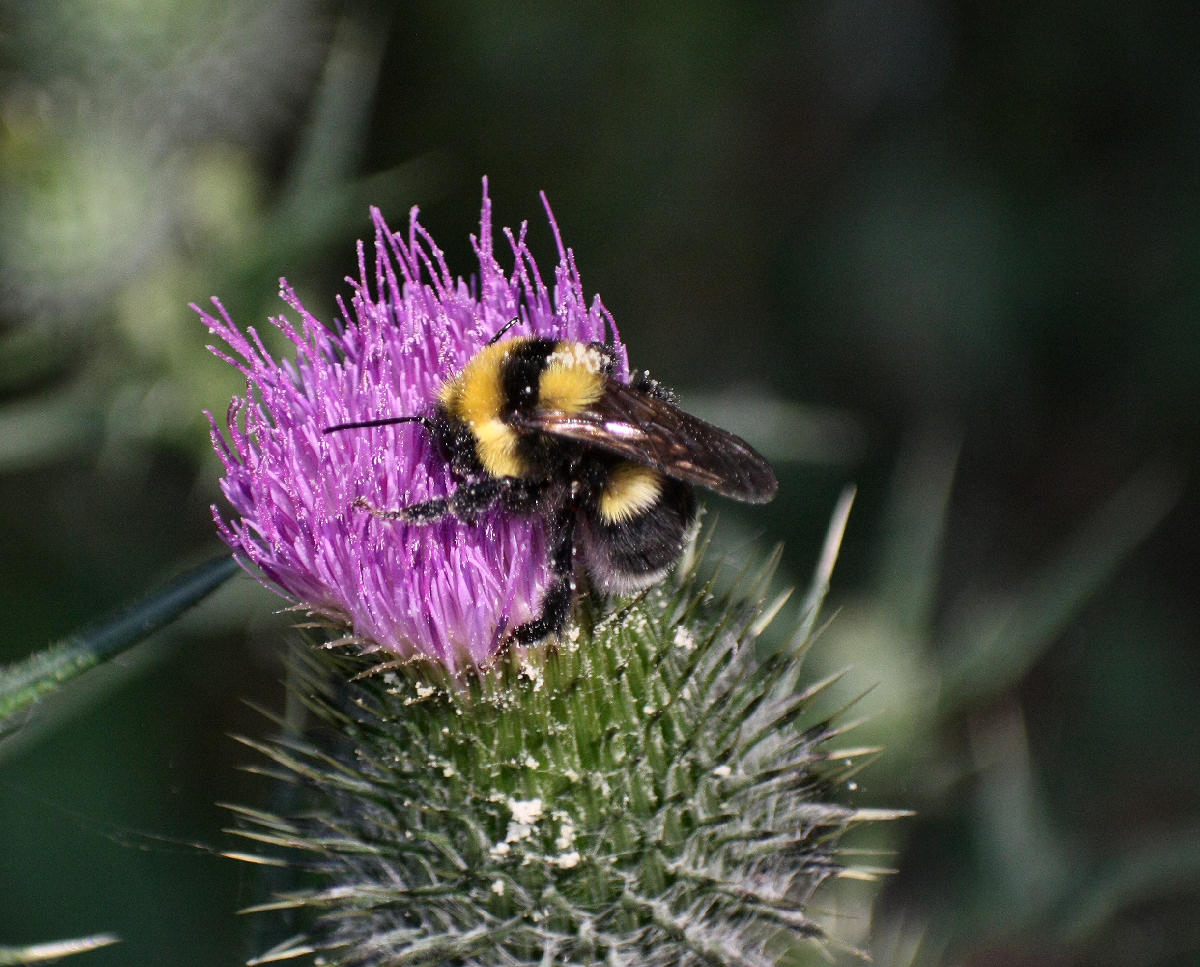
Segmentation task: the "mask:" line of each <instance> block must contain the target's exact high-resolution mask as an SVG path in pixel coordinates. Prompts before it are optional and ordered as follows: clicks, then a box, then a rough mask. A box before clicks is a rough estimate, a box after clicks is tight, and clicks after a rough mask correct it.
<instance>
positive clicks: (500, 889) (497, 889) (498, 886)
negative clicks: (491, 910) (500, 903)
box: [492, 880, 504, 896]
mask: <svg viewBox="0 0 1200 967" xmlns="http://www.w3.org/2000/svg"><path fill="white" fill-rule="evenodd" d="M492 892H493V893H494V894H496V896H504V881H503V880H496V881H494V882H493V883H492Z"/></svg>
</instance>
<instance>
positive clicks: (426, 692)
mask: <svg viewBox="0 0 1200 967" xmlns="http://www.w3.org/2000/svg"><path fill="white" fill-rule="evenodd" d="M435 691H436V689H435V688H434V687H433V686H432V685H418V686H417V698H422V699H424V698H429V697H430V696H431V695H432V694H433V693H434V692H435Z"/></svg>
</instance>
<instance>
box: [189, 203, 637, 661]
mask: <svg viewBox="0 0 1200 967" xmlns="http://www.w3.org/2000/svg"><path fill="white" fill-rule="evenodd" d="M543 201H544V199H543ZM546 213H547V217H548V219H549V222H550V227H551V229H552V230H553V232H554V237H555V240H556V242H557V245H558V253H559V261H558V265H557V266H556V267H555V270H554V277H553V283H552V285H550V286H547V284H546V283H545V282H544V281H543V276H542V274H541V273H540V271H539V270H538V266H537V264H536V262H535V261H534V258H533V256H532V254H531V253H530V251H529V248H528V247H527V245H526V227H527V226H526V225H524V224H523V225H522V226H521V228H520V229H519V231H518V232H517V233H516V234H514V233H513V232H511V231H510V230H508V229H505V230H504V235H505V236H506V238H507V239H508V244H509V247H510V248H511V252H512V256H513V269H512V270H511V272H506V271H505V270H504V268H502V267H501V265H500V263H499V261H498V260H497V257H496V253H495V251H494V243H493V230H492V214H491V201H490V199H489V197H488V194H487V183H486V181H485V182H484V196H483V207H482V213H481V217H480V228H479V235H478V237H477V238H474V239H473V245H474V249H475V253H476V255H477V257H478V260H479V268H478V274H477V275H476V276H475V279H474V282H473V284H468V283H467V282H465V281H464V280H463V279H461V278H455V277H454V276H453V275H452V274H451V271H450V269H449V267H448V266H447V265H446V262H445V260H444V258H443V254H442V251H441V250H440V249H439V248H438V246H437V244H436V243H435V242H434V240H433V239H432V237H431V236H430V235H429V233H428V232H427V231H426V230H425V228H424V227H423V226H422V225H421V224H420V221H419V220H418V217H417V209H415V208H414V209H413V210H412V212H411V215H410V218H409V228H408V234H407V237H405V236H402V235H400V234H394V233H392V232H391V231H390V230H389V228H388V227H387V225H386V223H385V222H384V220H383V216H382V215H381V214H380V213H379V211H378V210H374V209H373V210H372V218H373V220H374V223H375V244H374V258H373V259H369V257H368V253H367V252H366V250H365V248H364V246H363V245H362V243H360V244H359V250H358V263H359V264H358V273H359V277H358V279H357V280H354V279H349V280H348V281H349V282H350V283H351V285H352V287H353V295H352V297H351V300H350V304H349V306H347V305H346V304H345V302H344V301H343V300H341V299H339V301H338V305H339V309H340V314H341V319H340V320H339V321H338V323H337V324H336V325H335V326H329V325H326V324H325V323H324V322H322V321H320V320H319V319H318V318H317V317H316V316H315V315H313V314H312V313H311V312H310V311H309V310H308V309H306V308H305V307H304V306H303V305H302V304H301V302H300V300H299V298H298V297H297V296H296V294H295V293H294V292H293V291H292V289H291V288H290V287H289V286H288V285H287V283H286V281H283V280H281V283H280V285H281V295H282V297H283V299H284V301H285V302H287V303H288V305H290V306H291V307H292V309H293V310H294V311H295V312H296V313H297V315H298V316H299V321H298V323H296V322H293V321H291V320H289V319H288V318H287V317H285V316H280V317H278V318H276V319H273V320H272V322H273V324H274V325H275V326H276V328H278V329H279V331H280V332H282V333H283V335H284V336H286V337H287V339H288V340H289V341H290V342H291V343H292V344H293V346H294V347H295V353H296V358H295V361H294V362H292V361H290V360H285V361H279V360H276V359H275V358H274V357H273V356H272V355H271V353H270V352H269V351H268V350H267V348H266V346H265V345H264V343H263V341H262V340H261V339H260V338H259V336H258V334H257V333H256V332H255V331H254V330H253V329H250V330H249V331H248V332H243V331H242V330H241V329H240V328H239V327H238V326H237V325H236V324H235V323H234V322H233V320H231V319H230V317H229V315H228V313H226V311H225V309H224V307H223V306H222V305H221V303H220V302H219V301H218V300H216V299H214V300H213V304H214V306H215V308H216V314H215V315H214V314H212V313H208V312H204V311H202V310H200V309H199V308H197V311H198V312H200V314H201V316H202V317H203V319H204V321H205V322H206V323H207V324H208V327H209V329H210V331H211V332H212V333H213V334H215V335H217V336H219V337H220V338H221V339H222V340H223V341H224V342H225V343H226V344H227V345H228V347H229V349H231V350H232V355H229V354H227V353H225V352H223V351H221V350H219V349H215V348H214V349H213V352H214V353H216V354H217V355H218V356H220V357H221V358H222V359H224V360H226V361H227V362H228V363H230V365H232V366H234V367H236V368H237V369H239V370H240V371H241V372H242V373H244V374H245V376H246V383H247V389H246V395H245V397H244V398H235V399H234V400H233V402H232V404H231V406H230V408H229V414H228V419H227V434H228V436H227V437H226V436H225V435H224V434H222V432H221V430H220V428H219V427H218V426H217V423H216V421H215V420H214V419H213V418H212V416H211V414H210V415H209V419H210V421H211V423H212V437H213V444H214V446H215V448H216V450H217V453H218V455H219V456H220V458H221V461H222V463H223V464H224V467H225V477H224V479H223V480H222V482H221V489H222V492H223V493H224V495H225V497H226V498H227V499H228V501H229V503H230V504H231V505H232V506H233V509H234V510H235V511H236V513H237V515H238V516H235V517H231V518H229V519H226V518H225V517H224V516H223V515H222V514H221V512H220V511H219V510H218V509H217V508H216V507H214V508H213V514H214V517H215V519H216V522H217V527H218V529H219V531H220V533H221V536H222V537H223V538H224V539H225V540H226V542H228V544H229V545H230V546H231V547H232V548H233V549H234V551H235V552H236V554H237V555H238V557H239V559H240V560H241V561H243V563H245V564H247V565H250V566H251V568H252V569H256V570H257V572H258V573H259V574H260V575H261V577H262V578H263V579H264V581H265V583H267V584H268V585H269V586H270V587H273V588H274V589H275V590H277V591H279V592H280V593H282V594H283V595H285V596H287V597H288V598H290V599H292V600H294V601H295V602H297V603H298V604H300V605H301V606H303V607H305V608H307V609H309V610H310V611H312V612H314V613H316V614H318V615H323V616H325V617H326V618H328V619H329V620H331V621H333V622H335V623H338V624H345V625H349V627H350V628H351V629H352V634H353V636H354V637H355V638H357V639H358V640H360V641H361V642H362V643H363V644H364V646H365V647H367V648H370V649H376V648H377V649H383V650H387V651H391V652H393V653H395V654H397V655H399V656H402V657H414V656H428V657H431V658H435V659H438V660H440V661H441V662H443V663H445V664H446V665H447V666H448V667H450V668H461V667H464V666H467V665H471V664H478V663H481V662H483V661H485V660H486V659H487V658H488V657H489V655H490V654H491V653H492V652H493V651H494V650H495V649H496V648H497V647H498V644H499V641H500V638H501V636H502V634H503V631H504V629H506V628H512V627H514V626H516V625H519V624H521V623H523V622H525V621H527V620H529V619H530V617H532V616H533V615H534V614H536V612H537V608H538V604H539V602H540V599H541V595H542V591H543V589H544V587H545V585H546V582H547V578H548V574H547V565H546V553H545V550H544V535H543V532H542V526H541V524H540V522H539V521H537V520H536V519H533V518H515V517H513V516H512V515H509V514H506V513H504V512H503V511H499V510H497V511H493V512H491V513H489V514H487V515H485V516H484V517H483V518H482V519H481V521H480V522H479V523H478V524H477V525H474V526H469V525H467V524H464V523H462V522H460V521H457V520H454V519H447V520H444V521H441V522H439V523H437V524H435V525H432V526H424V527H420V528H417V527H415V526H413V525H408V524H401V523H398V522H393V521H381V520H378V519H375V518H373V517H371V515H369V514H366V513H362V512H360V511H356V510H355V509H354V508H353V507H352V505H353V502H354V500H355V499H356V498H359V497H363V498H366V499H368V500H369V501H370V502H371V503H373V504H378V505H382V506H385V507H400V506H405V505H407V504H411V503H414V502H418V501H422V500H427V499H431V498H435V497H441V496H445V495H446V494H448V493H449V492H451V491H452V490H453V482H452V480H451V477H450V473H449V470H448V468H447V467H446V466H445V462H444V461H442V460H439V459H436V458H435V455H434V453H433V444H432V442H431V441H430V439H429V437H428V434H427V433H425V432H424V431H423V430H422V429H421V427H420V426H418V425H413V424H405V425H398V426H391V427H385V428H374V429H371V430H364V431H358V432H346V433H338V434H330V435H323V434H322V432H321V431H322V429H323V428H324V427H327V426H331V425H334V424H338V423H345V422H349V421H355V420H368V419H373V418H378V417H388V416H399V415H416V414H428V413H429V411H430V409H431V406H432V404H433V402H434V400H435V399H436V396H437V392H438V389H439V388H440V386H441V384H442V383H443V382H444V381H445V380H446V379H447V378H449V377H451V376H453V375H454V374H455V373H457V372H458V370H459V369H461V367H462V366H463V364H464V363H465V362H466V361H467V360H468V359H469V358H470V357H471V356H472V355H474V354H475V352H476V351H477V350H478V349H480V348H481V347H482V346H483V345H484V344H485V343H486V342H487V341H488V340H489V339H490V338H491V337H492V336H493V335H495V333H496V332H497V331H498V330H499V329H500V328H501V327H502V326H503V325H504V324H505V323H506V322H508V321H509V320H511V319H514V318H517V319H519V320H520V324H521V331H522V332H524V333H526V334H530V335H535V336H546V337H553V338H558V339H574V340H581V341H592V340H597V341H608V342H610V344H613V345H614V346H615V348H616V350H617V365H618V368H619V371H618V375H626V372H627V360H626V358H625V354H624V350H623V349H622V348H621V346H620V343H619V340H618V336H617V332H616V328H615V326H614V325H613V322H612V319H611V317H610V315H609V314H608V312H607V310H606V309H605V308H604V306H603V305H602V303H601V302H600V300H599V299H598V298H597V299H595V300H594V301H592V302H591V304H590V305H589V304H588V303H587V302H586V301H585V297H584V294H583V288H582V285H581V283H580V279H579V274H578V272H577V271H576V268H575V262H574V258H573V255H572V253H571V251H570V250H569V249H567V248H565V247H564V246H563V243H562V238H561V236H560V234H559V232H558V226H557V224H556V223H555V221H554V216H553V213H552V212H551V211H550V209H549V206H548V205H547V206H546Z"/></svg>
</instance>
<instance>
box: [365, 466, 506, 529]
mask: <svg viewBox="0 0 1200 967" xmlns="http://www.w3.org/2000/svg"><path fill="white" fill-rule="evenodd" d="M511 480H512V478H511V477H488V478H487V479H485V480H476V481H474V482H472V483H465V484H463V485H462V486H460V487H459V488H458V489H457V490H456V491H454V493H453V494H451V495H450V496H449V497H439V498H438V499H436V500H425V501H422V502H421V503H419V504H409V505H408V506H407V507H398V508H396V509H395V510H387V509H385V508H383V507H377V506H376V505H375V504H373V503H371V502H370V501H369V500H367V498H366V497H356V498H355V499H354V503H353V504H352V506H354V507H357V508H358V509H359V510H365V511H367V512H368V513H370V514H371V515H372V516H374V517H378V518H379V519H380V520H401V521H404V522H405V523H406V524H433V523H436V522H437V521H439V520H441V519H442V518H443V517H456V518H458V519H459V520H463V521H466V522H467V523H469V524H470V523H474V522H475V519H476V518H477V517H478V516H479V515H480V514H482V513H483V512H484V511H487V510H490V509H491V508H492V507H494V506H495V505H496V503H497V502H498V501H499V500H500V498H501V497H502V496H504V494H505V493H506V492H507V491H508V490H509V489H510V487H511V483H510V481H511Z"/></svg>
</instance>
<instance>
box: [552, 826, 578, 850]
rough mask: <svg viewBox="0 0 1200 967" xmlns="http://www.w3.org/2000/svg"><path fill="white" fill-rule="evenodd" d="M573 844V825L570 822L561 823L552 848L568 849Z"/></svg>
mask: <svg viewBox="0 0 1200 967" xmlns="http://www.w3.org/2000/svg"><path fill="white" fill-rule="evenodd" d="M574 845H575V827H574V826H572V825H571V824H570V823H566V822H565V823H563V824H562V828H561V829H560V830H559V832H558V838H557V839H555V840H554V848H555V849H558V850H564V851H565V850H569V849H570V848H571V847H572V846H574Z"/></svg>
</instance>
